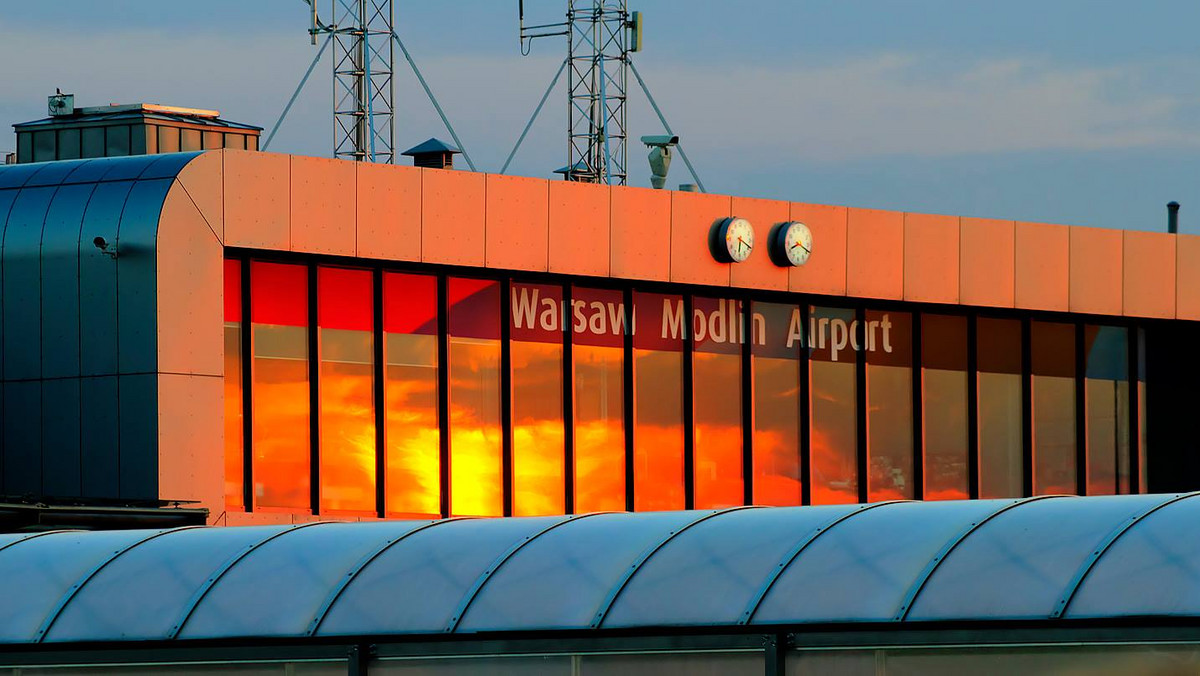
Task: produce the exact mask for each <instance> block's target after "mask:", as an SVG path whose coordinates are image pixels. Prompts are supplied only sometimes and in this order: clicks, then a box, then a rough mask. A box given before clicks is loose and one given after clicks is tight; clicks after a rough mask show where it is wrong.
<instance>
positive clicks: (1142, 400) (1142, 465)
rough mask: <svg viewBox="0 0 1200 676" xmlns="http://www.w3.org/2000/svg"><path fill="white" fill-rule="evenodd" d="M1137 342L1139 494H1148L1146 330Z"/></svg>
mask: <svg viewBox="0 0 1200 676" xmlns="http://www.w3.org/2000/svg"><path fill="white" fill-rule="evenodd" d="M1137 332H1138V341H1137V362H1138V364H1137V374H1138V375H1137V400H1138V405H1137V407H1138V408H1137V410H1138V490H1137V492H1138V493H1148V492H1150V491H1149V488H1148V487H1147V486H1148V483H1147V482H1148V481H1149V478H1148V477H1147V470H1146V468H1147V462H1146V453H1147V451H1148V450H1149V446H1148V445H1147V444H1146V439H1147V434H1148V431H1149V430H1148V429H1147V427H1146V330H1145V329H1142V328H1139V329H1138V330H1137Z"/></svg>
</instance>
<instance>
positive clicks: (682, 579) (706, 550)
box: [0, 494, 1200, 643]
mask: <svg viewBox="0 0 1200 676" xmlns="http://www.w3.org/2000/svg"><path fill="white" fill-rule="evenodd" d="M1194 495H1195V494H1187V495H1141V496H1122V497H1090V498H1073V497H1046V498H1033V499H1024V500H979V501H969V502H896V503H879V504H872V505H841V506H822V507H799V508H735V509H729V510H718V511H706V512H660V513H643V514H625V513H619V514H586V515H580V516H571V517H539V518H510V519H449V520H443V521H383V522H372V523H312V524H304V525H299V526H254V527H241V528H201V527H197V528H181V529H176V530H158V531H115V532H99V533H85V532H53V533H42V534H36V535H0V598H3V599H5V602H4V603H2V604H0V643H37V642H77V641H125V640H172V639H180V640H183V639H220V638H256V637H305V636H354V635H374V636H383V635H422V634H424V635H432V634H447V633H452V634H472V633H476V632H493V631H527V630H535V631H552V630H596V629H610V628H626V629H628V628H642V629H661V628H664V627H717V628H728V629H733V628H736V627H738V626H742V625H751V626H758V625H780V624H786V625H799V624H805V623H820V624H846V623H866V622H869V623H916V622H922V621H927V620H1000V621H1004V620H1029V619H1042V620H1057V619H1063V620H1071V619H1075V618H1118V617H1127V616H1160V617H1181V616H1182V617H1196V616H1200V500H1196V499H1192V498H1193V497H1194Z"/></svg>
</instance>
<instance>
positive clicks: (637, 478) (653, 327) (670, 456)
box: [633, 293, 687, 512]
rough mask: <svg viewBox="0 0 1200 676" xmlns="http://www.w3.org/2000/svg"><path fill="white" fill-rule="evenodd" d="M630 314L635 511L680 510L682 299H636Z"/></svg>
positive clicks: (639, 295)
mask: <svg viewBox="0 0 1200 676" xmlns="http://www.w3.org/2000/svg"><path fill="white" fill-rule="evenodd" d="M633 308H634V316H633V377H634V401H635V402H636V403H635V408H634V412H633V415H634V418H633V419H634V431H633V508H634V510H636V511H639V512H647V511H657V510H671V509H683V508H684V506H685V505H686V502H685V496H684V490H683V487H684V476H683V447H684V429H683V397H684V392H683V338H684V332H685V331H687V328H686V327H687V324H686V322H685V320H684V316H683V298H682V297H681V296H663V295H660V294H656V293H634V294H633Z"/></svg>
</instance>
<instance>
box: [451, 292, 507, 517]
mask: <svg viewBox="0 0 1200 676" xmlns="http://www.w3.org/2000/svg"><path fill="white" fill-rule="evenodd" d="M449 303H450V314H449V317H448V320H449V328H450V337H449V341H450V513H451V514H453V515H462V516H500V515H502V514H503V513H504V504H503V499H504V496H503V490H502V489H503V486H502V481H503V477H502V466H501V457H500V453H501V446H500V434H501V428H500V283H499V282H494V281H489V280H483V279H461V278H456V277H452V278H450V281H449Z"/></svg>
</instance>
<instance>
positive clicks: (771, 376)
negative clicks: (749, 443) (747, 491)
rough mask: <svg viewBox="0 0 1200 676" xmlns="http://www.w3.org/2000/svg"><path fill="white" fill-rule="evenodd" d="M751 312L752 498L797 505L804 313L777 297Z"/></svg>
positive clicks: (799, 497) (770, 502) (759, 501)
mask: <svg viewBox="0 0 1200 676" xmlns="http://www.w3.org/2000/svg"><path fill="white" fill-rule="evenodd" d="M753 317H754V319H753V324H752V327H751V335H752V336H753V343H752V345H751V350H752V352H753V363H754V496H753V497H754V504H756V505H778V506H790V505H799V504H800V500H801V482H800V357H801V348H802V347H804V330H803V326H804V324H803V318H802V317H801V314H800V308H799V307H796V306H795V305H779V304H777V303H755V304H754V305H753Z"/></svg>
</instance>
